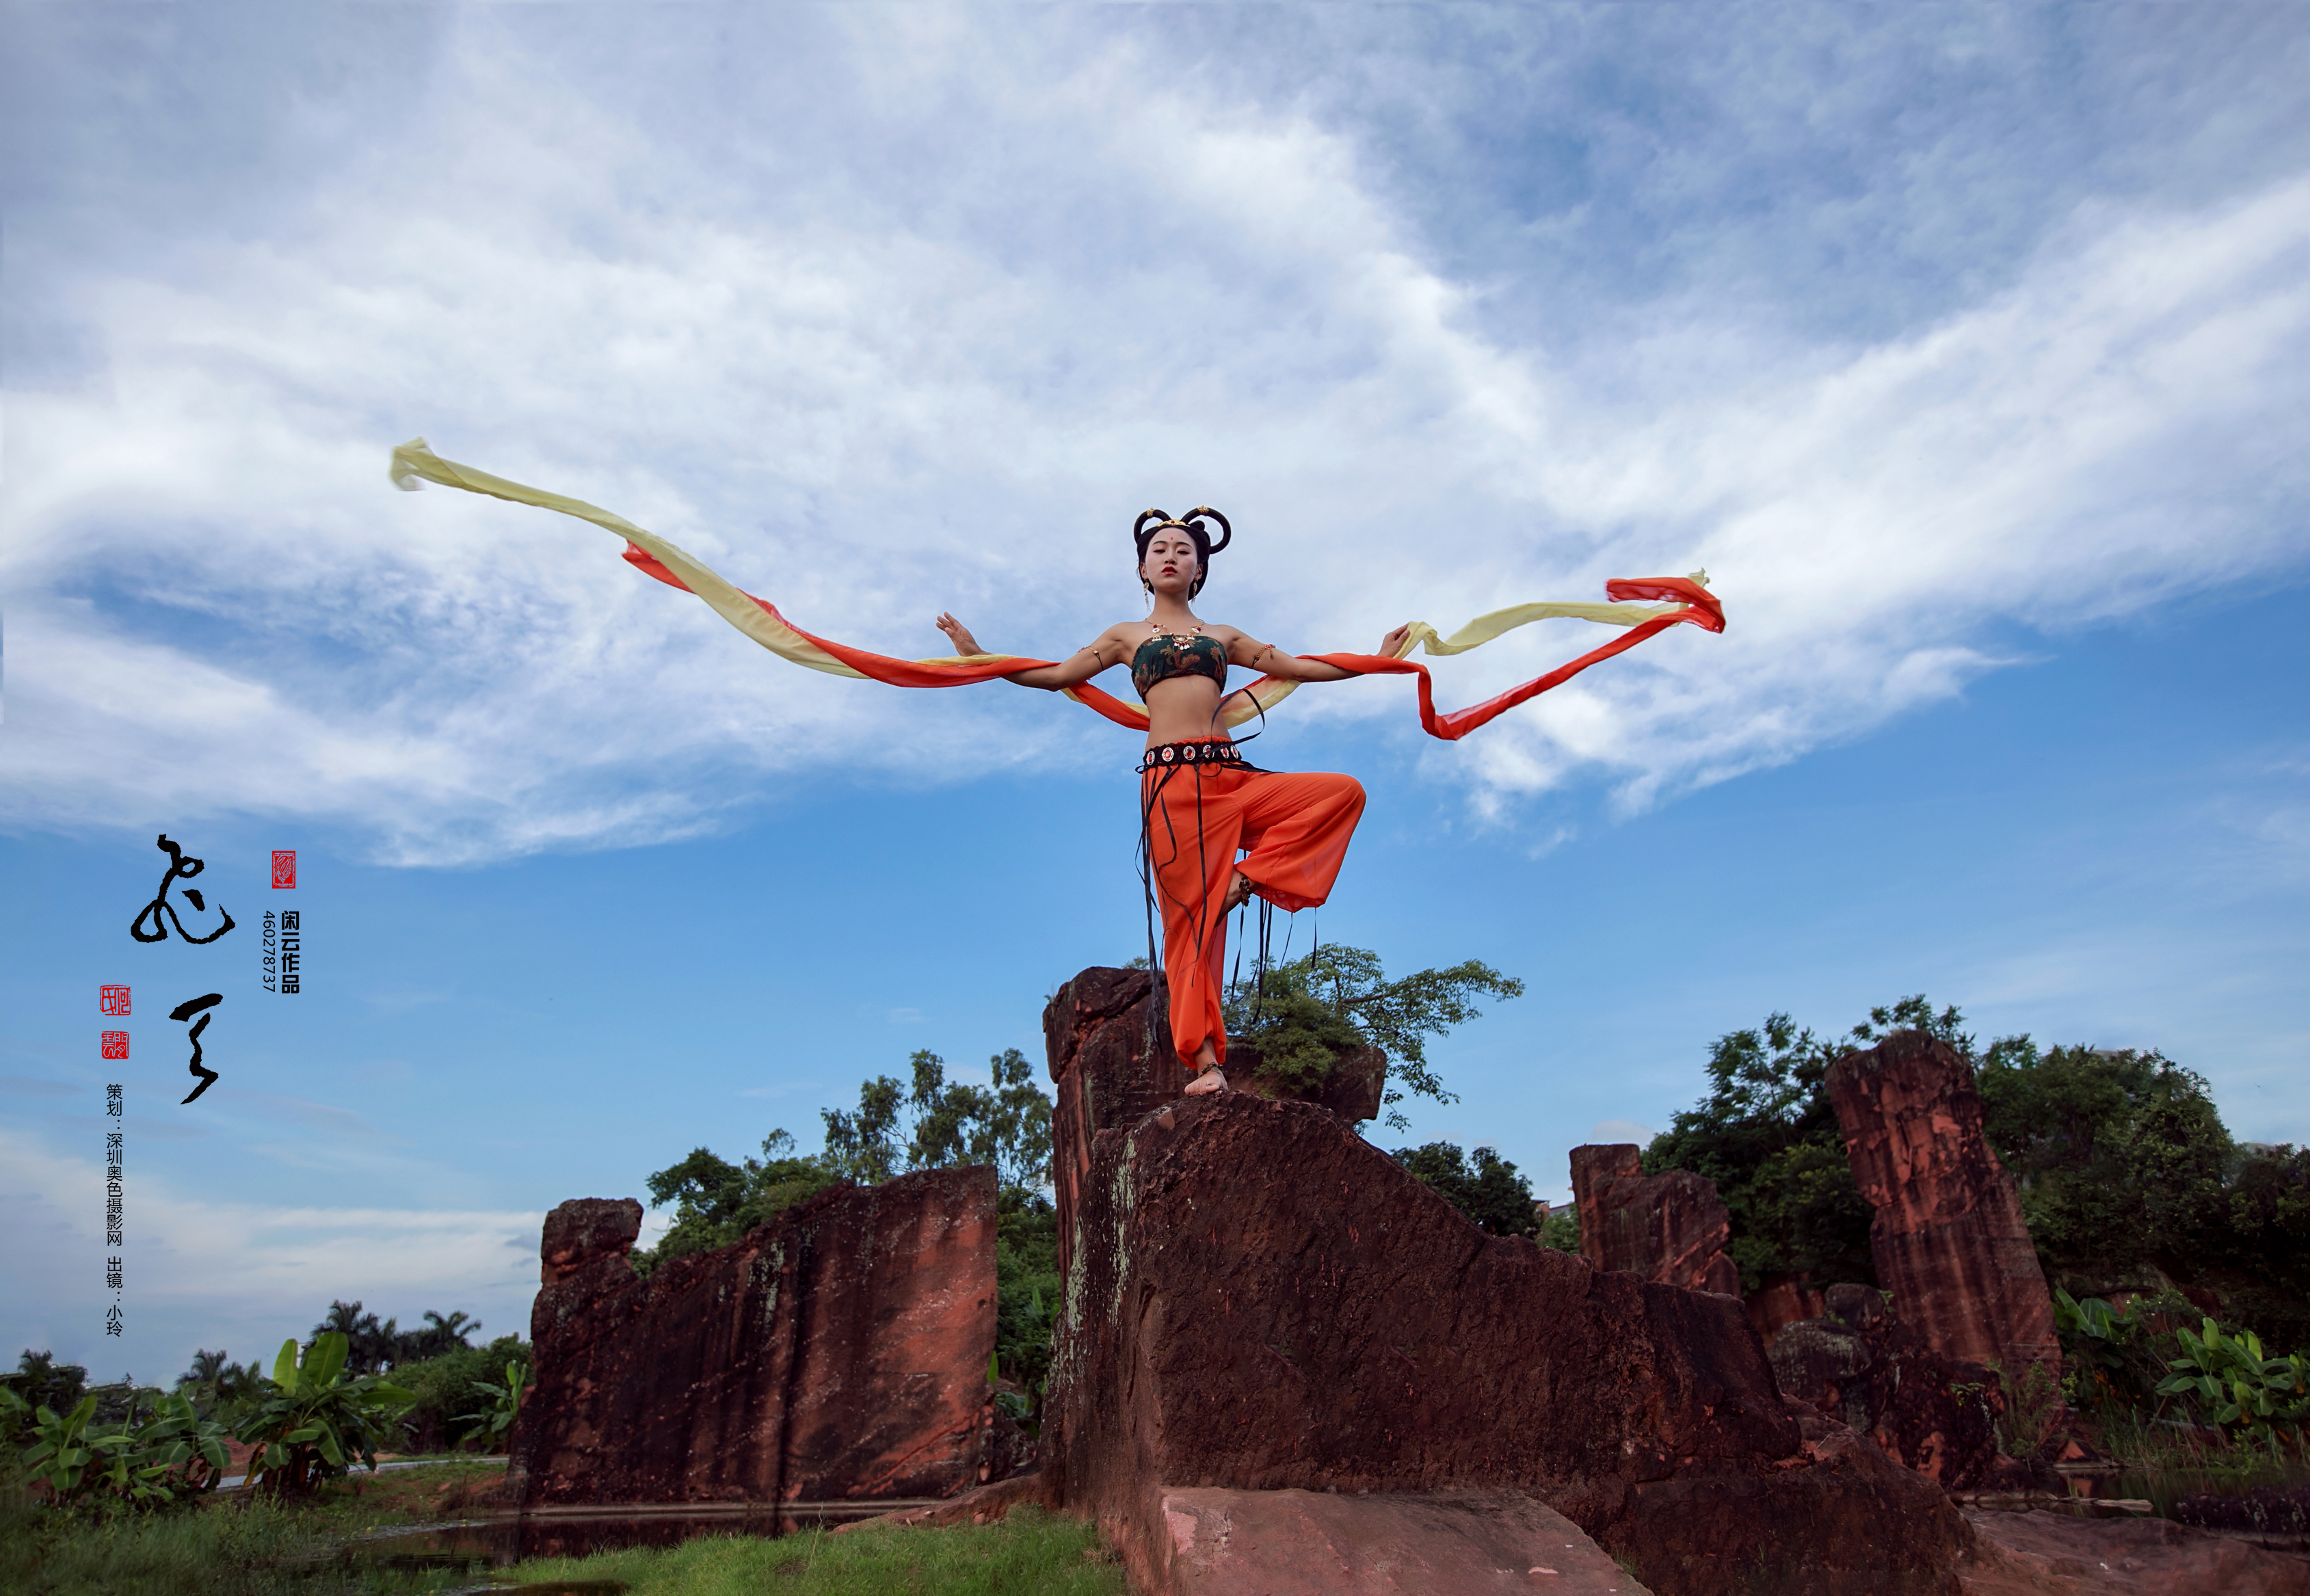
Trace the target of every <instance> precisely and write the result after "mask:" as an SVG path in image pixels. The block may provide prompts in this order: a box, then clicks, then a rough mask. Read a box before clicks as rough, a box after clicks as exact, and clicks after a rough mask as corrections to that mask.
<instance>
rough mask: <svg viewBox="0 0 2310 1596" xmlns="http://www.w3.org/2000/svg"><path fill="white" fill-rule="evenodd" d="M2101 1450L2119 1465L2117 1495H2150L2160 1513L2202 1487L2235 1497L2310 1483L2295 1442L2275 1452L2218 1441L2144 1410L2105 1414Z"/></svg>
mask: <svg viewBox="0 0 2310 1596" xmlns="http://www.w3.org/2000/svg"><path fill="white" fill-rule="evenodd" d="M2101 1450H2102V1452H2103V1453H2104V1454H2105V1455H2106V1456H2107V1457H2109V1458H2110V1459H2111V1460H2112V1461H2113V1462H2115V1463H2116V1464H2117V1465H2118V1468H2119V1470H2120V1473H2119V1475H2118V1478H2117V1479H2116V1480H2115V1482H2114V1484H2115V1492H2114V1494H2116V1495H2121V1496H2142V1497H2146V1498H2148V1499H2149V1501H2150V1502H2152V1503H2154V1504H2156V1505H2157V1509H2158V1513H2159V1514H2171V1513H2172V1512H2173V1507H2174V1503H2175V1500H2177V1499H2178V1498H2180V1497H2183V1496H2193V1495H2195V1494H2197V1493H2199V1492H2201V1491H2210V1492H2213V1493H2215V1494H2216V1495H2220V1496H2235V1495H2240V1494H2243V1493H2244V1492H2245V1491H2248V1490H2252V1489H2254V1488H2256V1487H2260V1486H2276V1487H2300V1486H2304V1485H2310V1459H2306V1458H2305V1457H2304V1456H2303V1455H2302V1454H2301V1453H2299V1452H2297V1451H2296V1450H2295V1449H2294V1448H2293V1447H2291V1446H2287V1447H2283V1448H2281V1449H2280V1451H2279V1452H2277V1453H2272V1452H2271V1449H2270V1448H2269V1447H2267V1446H2262V1445H2256V1444H2252V1443H2248V1442H2241V1441H2236V1440H2229V1441H2219V1442H2218V1441H2214V1440H2212V1439H2211V1438H2210V1436H2209V1435H2208V1434H2207V1432H2205V1431H2202V1430H2191V1429H2182V1428H2176V1427H2171V1426H2166V1425H2159V1424H2153V1423H2148V1422H2145V1421H2144V1420H2143V1418H2142V1417H2141V1415H2140V1414H2134V1413H2126V1414H2109V1413H2105V1414H2103V1415H2102V1416H2101Z"/></svg>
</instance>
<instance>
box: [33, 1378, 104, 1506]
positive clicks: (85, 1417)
mask: <svg viewBox="0 0 2310 1596" xmlns="http://www.w3.org/2000/svg"><path fill="white" fill-rule="evenodd" d="M95 1417H96V1394H95V1393H94V1392H90V1393H89V1394H88V1395H87V1396H84V1397H83V1398H81V1400H80V1402H79V1404H78V1405H77V1406H75V1407H74V1409H73V1410H72V1411H71V1412H69V1413H66V1414H65V1415H64V1416H63V1417H62V1418H58V1417H57V1416H56V1410H55V1409H54V1408H51V1407H49V1406H48V1404H47V1403H45V1402H43V1403H41V1404H40V1406H39V1407H38V1408H36V1409H34V1410H32V1444H30V1446H27V1447H26V1448H24V1453H23V1455H22V1457H21V1458H19V1459H18V1460H17V1461H18V1462H20V1463H22V1465H23V1468H24V1471H25V1472H26V1473H27V1474H29V1475H30V1476H31V1479H32V1482H33V1483H34V1484H35V1485H45V1486H47V1487H48V1490H49V1492H50V1493H51V1494H52V1495H54V1496H55V1497H56V1500H58V1501H59V1502H65V1501H69V1500H71V1499H72V1498H73V1497H74V1496H78V1495H80V1488H81V1480H82V1478H83V1476H84V1475H86V1474H87V1472H88V1466H89V1464H90V1463H91V1462H94V1461H95V1460H96V1449H95V1448H94V1447H93V1446H91V1444H89V1436H88V1421H89V1420H90V1419H91V1418H95Z"/></svg>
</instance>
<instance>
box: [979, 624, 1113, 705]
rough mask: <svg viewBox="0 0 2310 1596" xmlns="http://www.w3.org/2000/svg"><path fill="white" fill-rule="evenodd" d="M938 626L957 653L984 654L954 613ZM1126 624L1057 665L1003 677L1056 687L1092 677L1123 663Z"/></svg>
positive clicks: (1005, 679) (1103, 633) (1083, 647)
mask: <svg viewBox="0 0 2310 1596" xmlns="http://www.w3.org/2000/svg"><path fill="white" fill-rule="evenodd" d="M937 625H938V629H939V630H941V631H942V632H944V633H945V634H946V635H947V638H948V640H949V641H951V642H952V643H953V645H954V651H955V652H956V653H957V654H985V653H986V649H984V648H981V647H980V646H978V639H977V638H974V637H972V636H971V635H970V629H969V628H968V627H967V626H965V625H963V624H962V622H960V620H956V619H955V618H954V617H953V616H951V615H941V616H940V617H939V618H938V622H937ZM1124 632H1125V628H1124V627H1122V626H1120V625H1116V626H1111V627H1108V628H1107V629H1106V630H1105V631H1103V632H1101V633H1099V640H1098V641H1097V642H1095V643H1089V644H1086V645H1084V646H1082V647H1081V648H1078V649H1076V650H1075V651H1074V653H1073V654H1071V655H1068V656H1067V657H1066V658H1064V659H1063V660H1061V661H1060V662H1059V663H1058V664H1055V665H1037V666H1036V667H1035V668H1034V669H1033V670H1031V671H1013V672H1011V674H1009V675H1008V676H1005V677H1004V678H1003V681H1015V682H1017V683H1018V684H1019V685H1020V686H1021V687H1039V688H1043V689H1045V690H1049V691H1055V690H1058V689H1060V688H1063V687H1073V686H1074V685H1075V684H1076V683H1077V682H1081V681H1090V679H1091V678H1092V677H1094V676H1096V675H1098V674H1099V672H1101V671H1104V670H1106V669H1107V667H1108V666H1109V665H1115V664H1122V663H1123V661H1125V659H1127V658H1129V657H1130V655H1131V645H1130V643H1129V641H1128V640H1127V639H1126V638H1125V636H1124Z"/></svg>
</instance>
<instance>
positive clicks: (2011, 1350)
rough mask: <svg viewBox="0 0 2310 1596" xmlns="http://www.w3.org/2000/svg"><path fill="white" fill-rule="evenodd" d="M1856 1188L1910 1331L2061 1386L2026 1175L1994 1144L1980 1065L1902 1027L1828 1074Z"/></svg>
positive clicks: (1946, 1353) (1880, 1266) (1950, 1350)
mask: <svg viewBox="0 0 2310 1596" xmlns="http://www.w3.org/2000/svg"><path fill="white" fill-rule="evenodd" d="M1828 1096H1829V1101H1830V1102H1831V1104H1832V1105H1834V1106H1835V1107H1836V1109H1837V1124H1838V1126H1839V1127H1840V1128H1841V1129H1842V1130H1843V1131H1844V1132H1845V1157H1846V1158H1847V1159H1848V1160H1849V1161H1850V1162H1851V1164H1852V1167H1853V1179H1854V1184H1856V1185H1858V1186H1859V1187H1860V1188H1861V1194H1862V1196H1863V1197H1864V1198H1866V1199H1867V1200H1868V1201H1869V1204H1870V1206H1871V1208H1873V1209H1875V1210H1877V1212H1876V1217H1875V1218H1874V1219H1872V1220H1871V1222H1870V1227H1869V1248H1870V1253H1871V1259H1872V1261H1873V1262H1875V1264H1876V1266H1877V1279H1878V1280H1879V1281H1880V1283H1881V1284H1882V1285H1883V1286H1884V1287H1885V1288H1887V1289H1888V1290H1889V1291H1891V1292H1892V1294H1893V1302H1894V1307H1895V1310H1896V1312H1897V1313H1898V1314H1899V1316H1900V1318H1901V1320H1902V1322H1903V1323H1906V1324H1908V1325H1910V1326H1911V1327H1913V1328H1914V1329H1915V1330H1916V1331H1917V1332H1918V1333H1919V1334H1920V1335H1921V1336H1923V1337H1924V1341H1925V1344H1926V1345H1927V1346H1928V1347H1930V1348H1931V1349H1932V1350H1933V1351H1935V1352H1938V1353H1940V1354H1941V1355H1942V1356H1943V1357H1950V1358H1955V1359H1958V1360H1961V1361H1963V1362H1966V1363H1975V1364H1995V1365H1997V1366H2000V1367H2002V1368H2003V1369H2005V1370H2006V1371H2008V1372H2009V1373H2013V1374H2018V1373H2019V1371H2020V1370H2021V1369H2022V1367H2023V1366H2025V1365H2028V1364H2032V1363H2035V1364H2039V1365H2042V1366H2044V1368H2045V1372H2046V1374H2047V1375H2051V1376H2052V1377H2053V1378H2054V1381H2055V1382H2056V1383H2058V1382H2059V1379H2060V1376H2061V1356H2062V1355H2061V1346H2060V1343H2059V1342H2057V1341H2056V1340H2054V1302H2053V1297H2052V1295H2051V1293H2049V1292H2048V1291H2047V1290H2046V1288H2045V1273H2044V1271H2041V1270H2040V1269H2039V1268H2038V1266H2037V1252H2036V1247H2035V1246H2034V1245H2031V1243H2030V1240H2029V1229H2028V1226H2027V1225H2026V1224H2024V1223H2023V1221H2022V1219H2021V1201H2020V1197H2019V1193H2017V1192H2016V1191H2015V1190H2014V1185H2013V1176H2012V1175H2010V1174H2009V1173H2008V1172H2007V1170H2006V1168H2005V1166H2004V1165H2002V1163H2000V1162H1999V1161H1998V1158H1997V1155H1996V1154H1995V1153H1994V1152H1993V1151H1992V1150H1990V1146H1989V1143H1988V1141H1987V1140H1986V1139H1985V1138H1984V1136H1983V1135H1982V1106H1981V1097H1980V1094H1979V1093H1978V1092H1977V1091H1976V1089H1975V1087H1974V1079H1973V1067H1972V1065H1970V1064H1968V1063H1967V1062H1966V1061H1965V1059H1964V1057H1963V1056H1962V1055H1961V1054H1958V1052H1957V1051H1956V1050H1955V1049H1954V1048H1952V1047H1950V1045H1948V1044H1947V1043H1945V1042H1941V1041H1937V1040H1935V1039H1934V1038H1933V1037H1930V1036H1928V1035H1926V1034H1925V1033H1924V1032H1923V1031H1898V1032H1896V1033H1895V1034H1894V1035H1892V1036H1890V1037H1887V1038H1886V1039H1885V1040H1884V1041H1883V1042H1881V1043H1880V1044H1879V1045H1877V1046H1875V1047H1873V1048H1871V1049H1870V1050H1869V1051H1867V1052H1866V1053H1849V1054H1845V1056H1844V1057H1843V1058H1841V1059H1838V1060H1837V1062H1836V1063H1833V1064H1831V1065H1830V1066H1829V1069H1828Z"/></svg>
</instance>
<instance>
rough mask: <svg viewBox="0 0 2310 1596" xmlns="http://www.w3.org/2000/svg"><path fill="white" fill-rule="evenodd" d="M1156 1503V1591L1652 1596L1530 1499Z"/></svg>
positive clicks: (1234, 1498) (1297, 1595)
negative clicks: (1159, 1555) (1161, 1572)
mask: <svg viewBox="0 0 2310 1596" xmlns="http://www.w3.org/2000/svg"><path fill="white" fill-rule="evenodd" d="M1161 1507H1162V1514H1163V1527H1164V1530H1165V1531H1166V1535H1165V1537H1164V1542H1165V1544H1164V1546H1163V1548H1162V1549H1163V1551H1164V1554H1165V1556H1166V1557H1167V1560H1168V1566H1167V1568H1166V1570H1165V1573H1166V1576H1167V1582H1168V1583H1165V1585H1164V1586H1163V1588H1164V1589H1167V1590H1172V1589H1176V1590H1178V1591H1182V1592H1195V1596H1367V1593H1368V1596H1383V1593H1385V1596H1396V1593H1397V1592H1408V1591H1417V1592H1477V1591H1503V1592H1506V1591H1514V1592H1534V1591H1540V1592H1548V1593H1549V1596H1610V1593H1611V1592H1618V1596H1650V1592H1647V1591H1646V1589H1645V1587H1644V1586H1643V1585H1641V1584H1639V1583H1637V1581H1636V1579H1635V1578H1634V1577H1633V1576H1631V1575H1630V1574H1626V1573H1624V1572H1622V1571H1621V1568H1620V1565H1619V1564H1617V1563H1615V1562H1613V1561H1612V1559H1611V1557H1607V1556H1605V1554H1604V1552H1603V1550H1602V1548H1599V1547H1598V1546H1597V1544H1596V1543H1595V1542H1594V1541H1593V1540H1589V1539H1588V1537H1587V1536H1586V1535H1585V1534H1583V1533H1582V1532H1581V1530H1580V1527H1579V1526H1578V1525H1577V1524H1575V1523H1574V1522H1572V1521H1571V1520H1569V1519H1568V1518H1565V1517H1564V1516H1563V1515H1562V1514H1557V1513H1552V1512H1550V1510H1549V1509H1548V1508H1546V1507H1543V1506H1541V1505H1540V1504H1539V1503H1537V1502H1535V1501H1533V1499H1532V1498H1531V1497H1529V1496H1514V1495H1509V1496H1333V1495H1331V1494H1328V1493H1318V1492H1315V1491H1297V1490H1290V1491H1229V1490H1212V1489H1200V1490H1173V1491H1166V1492H1164V1493H1163V1499H1162V1503H1161Z"/></svg>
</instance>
